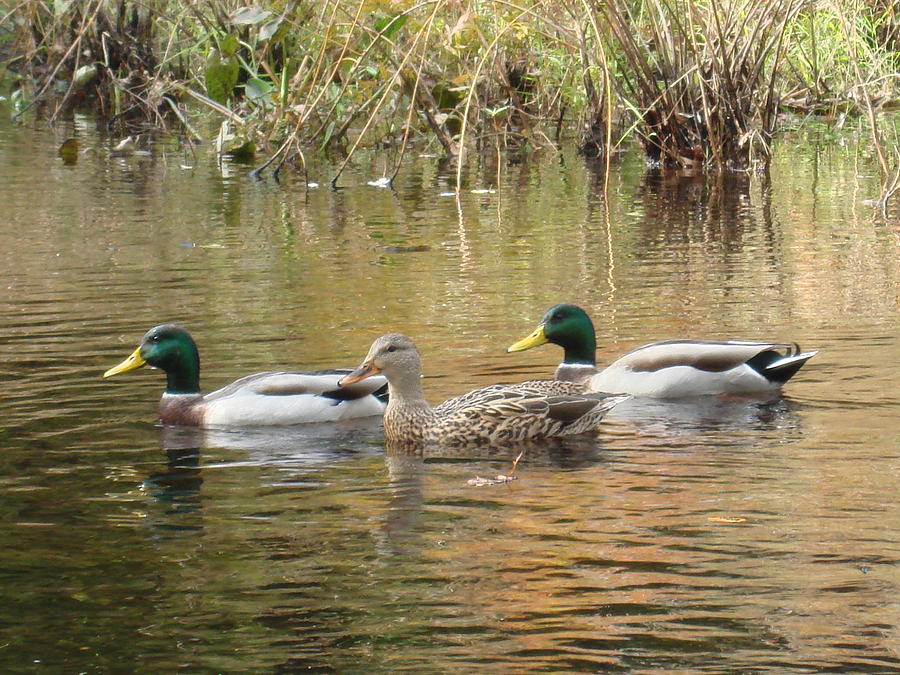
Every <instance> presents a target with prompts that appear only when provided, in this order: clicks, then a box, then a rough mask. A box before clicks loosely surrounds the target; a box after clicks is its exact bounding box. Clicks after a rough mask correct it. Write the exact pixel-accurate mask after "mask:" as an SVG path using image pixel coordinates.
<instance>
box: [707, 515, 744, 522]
mask: <svg viewBox="0 0 900 675" xmlns="http://www.w3.org/2000/svg"><path fill="white" fill-rule="evenodd" d="M707 520H708V521H709V522H711V523H727V524H734V523H746V522H747V519H746V518H740V517H738V516H734V517H727V518H722V517H717V516H713V517H711V518H707Z"/></svg>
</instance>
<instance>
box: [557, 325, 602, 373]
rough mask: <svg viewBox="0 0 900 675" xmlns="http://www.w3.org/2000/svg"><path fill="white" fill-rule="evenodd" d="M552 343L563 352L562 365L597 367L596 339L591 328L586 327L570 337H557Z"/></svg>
mask: <svg viewBox="0 0 900 675" xmlns="http://www.w3.org/2000/svg"><path fill="white" fill-rule="evenodd" d="M554 342H556V344H558V345H559V346H560V347H562V348H563V350H564V351H565V356H564V357H563V363H570V364H578V365H585V366H596V365H597V357H596V351H597V338H596V337H595V336H594V329H593V326H587V327H585V328H584V329H582V330H579V331H577V332H573V333H571V334H570V335H565V336H561V337H558V338H556V339H554Z"/></svg>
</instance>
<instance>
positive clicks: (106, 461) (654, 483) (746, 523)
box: [0, 118, 900, 673]
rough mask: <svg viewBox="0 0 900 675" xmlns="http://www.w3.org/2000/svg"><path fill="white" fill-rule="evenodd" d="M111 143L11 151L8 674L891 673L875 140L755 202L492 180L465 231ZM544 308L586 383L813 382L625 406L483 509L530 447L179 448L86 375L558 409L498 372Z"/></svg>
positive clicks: (442, 176)
mask: <svg viewBox="0 0 900 675" xmlns="http://www.w3.org/2000/svg"><path fill="white" fill-rule="evenodd" d="M73 135H74V136H76V137H78V138H79V140H80V143H81V149H80V153H79V158H78V161H77V163H75V164H72V165H66V164H64V163H63V162H62V161H61V160H60V158H59V157H58V156H57V147H58V145H59V144H60V143H61V142H62V141H63V140H65V139H66V138H67V137H69V136H73ZM118 140H119V139H117V138H108V137H106V136H104V135H102V134H98V133H97V132H96V131H95V129H94V127H93V125H92V124H91V123H90V122H89V121H88V120H85V119H80V118H79V119H77V120H76V121H75V122H73V123H72V124H70V125H62V126H60V127H57V128H52V129H48V128H46V127H45V126H44V125H42V124H37V125H35V126H33V127H29V126H18V127H14V126H9V125H7V124H4V125H2V126H0V174H2V175H3V177H4V178H3V181H2V183H0V199H2V203H3V204H4V209H3V211H4V213H3V222H2V225H0V271H2V281H3V283H2V286H0V308H2V309H0V317H2V319H0V374H2V375H0V376H2V382H3V395H2V398H0V401H2V403H0V405H2V411H3V413H2V430H0V435H2V439H3V451H2V454H0V513H2V519H3V527H2V531H0V588H2V594H3V598H2V604H0V669H2V670H3V671H4V672H18V671H29V672H30V671H41V670H47V671H50V672H72V673H75V672H126V671H130V670H133V669H135V667H136V664H137V665H139V669H140V670H142V671H144V672H176V671H185V672H242V671H246V672H293V671H300V670H313V671H320V672H321V671H354V670H362V669H367V670H371V671H376V672H396V671H416V672H529V671H531V672H546V671H564V670H570V671H588V672H617V671H621V672H634V673H661V672H667V673H668V672H702V671H706V672H763V671H771V672H778V673H785V672H794V673H813V672H873V673H875V672H877V673H884V672H897V671H900V588H898V585H900V507H898V500H897V489H898V481H900V423H898V413H900V391H898V381H900V336H898V318H900V310H898V305H900V266H898V264H897V262H898V259H900V212H898V210H897V207H896V205H895V206H893V207H892V208H893V210H892V211H890V212H889V213H888V214H886V215H884V214H881V213H879V211H878V210H877V209H876V208H874V207H873V206H872V204H871V201H870V200H872V199H875V198H877V197H878V178H877V170H876V165H875V163H874V161H873V157H872V152H871V150H870V148H869V147H868V145H867V143H866V142H865V140H862V141H860V142H859V143H856V142H853V139H850V141H849V142H846V143H836V142H834V141H831V142H827V143H826V142H822V141H820V140H818V139H817V138H815V137H788V138H785V139H782V140H781V141H780V142H779V145H778V147H777V154H776V157H775V160H774V162H773V165H772V168H771V173H770V175H769V176H761V175H754V176H749V177H747V176H743V177H734V176H731V177H727V178H708V179H704V178H703V177H701V176H693V177H691V176H683V175H681V176H676V175H671V176H670V175H659V174H653V173H647V171H646V170H645V167H644V165H643V163H642V161H641V158H640V156H638V155H636V154H626V155H624V156H622V157H621V158H618V159H617V161H616V163H615V164H614V166H613V167H612V170H611V172H610V174H609V177H608V187H607V190H606V193H605V194H604V183H605V179H604V176H603V173H602V171H601V170H599V169H597V168H596V167H591V166H587V165H585V163H584V162H583V161H581V160H580V159H579V158H578V157H577V156H576V155H574V154H567V153H563V154H555V153H550V152H547V153H543V154H538V155H535V156H532V157H527V158H509V159H508V160H504V161H503V162H502V163H501V164H499V165H498V164H497V163H496V162H492V161H491V160H486V161H485V163H484V165H483V166H479V167H478V168H474V167H473V168H471V169H467V170H466V171H465V172H464V174H463V187H464V190H463V192H462V195H461V199H460V200H459V201H457V200H456V199H455V198H454V197H452V196H447V195H446V193H447V192H448V191H451V190H452V187H453V185H454V181H455V175H454V169H453V167H448V166H445V165H443V164H441V163H440V162H439V161H438V160H437V159H435V158H433V157H428V156H419V157H415V158H411V159H410V160H409V161H408V162H407V163H406V164H405V165H404V170H403V171H402V172H401V174H400V176H399V178H398V181H397V185H396V190H395V191H391V190H386V189H379V188H376V187H372V186H369V185H366V181H368V180H372V179H374V178H378V177H380V176H381V175H383V173H384V172H385V171H390V167H391V166H392V162H393V161H394V158H393V157H390V156H387V157H381V156H377V155H376V156H371V157H368V158H366V159H365V160H362V159H361V160H358V161H356V162H354V164H353V165H352V166H351V168H350V170H349V171H348V172H347V173H346V174H345V175H344V176H343V177H342V179H341V181H340V184H341V186H342V189H340V190H337V191H333V190H331V189H329V188H327V187H313V188H307V187H306V186H305V182H304V180H303V179H302V178H301V177H300V176H299V175H298V174H296V173H293V174H291V173H287V174H285V175H284V176H282V181H281V182H280V183H279V182H276V181H274V180H272V179H271V178H267V179H265V180H262V181H259V182H257V181H254V180H253V179H251V177H250V176H249V172H250V169H251V168H252V167H247V166H241V165H235V164H229V163H225V164H222V163H218V162H217V161H216V159H215V157H214V155H213V154H212V152H211V150H210V149H209V148H198V149H196V150H195V151H192V150H191V149H190V148H187V147H184V146H182V145H180V144H179V143H178V142H177V140H175V139H160V140H156V141H152V142H150V141H147V140H142V141H141V142H140V147H141V148H142V150H144V151H146V152H143V151H142V152H140V153H137V154H133V155H129V156H112V155H111V153H110V149H111V148H112V147H113V146H114V145H115V144H116V142H117V141H118ZM333 170H334V167H331V166H328V165H317V166H315V167H314V168H313V170H312V172H311V175H310V180H314V181H317V182H318V183H320V184H321V185H322V186H325V185H327V183H328V180H329V179H330V178H331V175H332V174H331V172H332V171H333ZM557 302H575V303H577V304H580V305H582V306H584V307H585V308H587V309H588V311H589V312H590V314H591V315H592V317H593V318H594V320H595V323H596V325H597V328H598V337H599V349H598V361H599V362H601V363H606V362H609V361H611V360H612V359H613V358H614V357H616V356H617V355H619V354H621V353H624V352H625V351H627V350H628V349H630V348H632V347H635V346H638V345H640V344H643V343H646V342H650V341H655V340H661V339H668V338H677V337H693V338H711V339H712V338H729V337H738V338H745V339H760V340H777V341H797V342H799V343H800V344H801V346H802V347H804V348H806V349H818V350H820V353H819V354H818V355H817V356H816V357H815V358H814V359H813V360H812V361H810V362H809V363H808V364H807V366H806V367H805V368H804V369H803V370H801V372H800V373H799V374H798V375H797V376H796V378H795V379H794V380H792V381H791V382H790V383H789V384H788V386H787V387H786V388H785V391H784V395H783V396H781V397H775V398H773V399H769V400H722V399H710V400H702V401H695V402H678V403H648V402H642V401H630V402H628V403H625V404H622V405H621V406H619V407H618V408H617V409H616V410H614V411H613V412H612V413H610V415H609V417H608V422H607V423H606V424H604V428H603V430H602V431H601V432H600V433H599V434H598V435H597V436H596V437H587V438H576V439H567V440H565V441H557V442H548V443H545V444H536V445H534V446H532V447H529V448H528V449H527V451H526V452H525V454H524V456H523V457H522V459H521V460H520V461H519V463H518V466H517V469H516V476H517V480H515V481H513V482H510V483H507V484H502V485H494V486H489V487H488V486H485V487H473V486H472V485H470V484H469V479H471V478H473V477H475V476H495V475H497V474H501V473H508V472H509V471H510V468H511V462H512V460H513V458H514V455H515V454H516V453H517V451H514V450H512V449H509V448H501V449H494V450H487V449H483V450H478V449H472V450H468V451H456V452H449V451H443V450H441V449H435V450H433V451H430V452H428V453H427V454H425V455H424V456H422V455H418V456H416V455H403V454H394V453H392V452H386V451H385V448H384V442H383V437H382V433H381V430H380V423H379V421H378V420H377V419H376V420H371V419H369V420H362V421H355V422H348V423H343V424H340V425H336V426H324V427H323V426H319V425H308V426H305V427H297V428H292V429H280V430H270V431H260V430H254V431H247V432H200V431H196V430H189V429H163V428H160V427H158V426H156V424H155V418H154V413H155V406H156V401H157V399H158V397H159V395H160V393H161V391H162V387H163V379H162V377H161V375H160V373H158V372H155V371H150V370H141V371H137V372H135V373H129V374H126V375H122V376H119V377H117V378H114V379H112V380H103V379H102V378H101V374H102V373H103V371H104V370H105V369H106V368H108V367H110V366H111V365H114V364H115V363H118V362H119V361H120V360H121V359H122V358H124V357H125V356H126V355H127V354H128V353H130V352H131V351H132V350H133V349H134V347H135V346H136V345H137V343H138V341H139V339H140V337H141V335H142V334H143V333H144V332H145V331H146V330H147V329H148V328H149V327H151V326H153V325H155V324H158V323H163V322H167V321H176V322H179V323H182V324H184V325H186V326H187V327H188V328H189V329H190V330H191V331H192V333H193V335H194V336H195V338H196V339H197V341H198V343H199V346H200V350H201V354H202V357H203V365H204V370H203V377H202V382H203V385H204V388H205V389H207V390H211V389H213V388H215V387H217V386H219V385H222V384H224V383H226V382H229V381H231V380H232V379H234V378H236V377H238V376H240V375H244V374H247V373H251V372H255V371H257V370H266V369H271V368H294V369H309V370H314V369H319V368H323V367H329V366H355V365H357V364H358V363H359V361H360V360H361V358H362V357H363V355H364V354H365V352H366V350H367V349H368V345H369V343H370V342H371V340H372V339H373V338H374V337H376V336H377V335H379V334H381V333H384V332H387V331H389V330H400V331H403V332H406V333H408V334H410V335H411V336H413V337H414V339H416V341H417V343H418V345H419V347H420V350H421V351H422V354H423V359H424V362H425V368H426V380H425V387H426V390H427V392H428V396H429V398H430V399H431V400H432V402H437V401H440V400H442V399H443V398H446V397H449V396H452V395H455V394H458V393H462V392H464V391H467V390H468V389H470V388H472V387H474V386H479V385H484V384H489V383H492V382H512V381H518V380H522V379H528V378H534V377H550V376H551V375H552V372H553V368H554V367H555V365H556V363H557V362H558V361H559V360H560V356H561V354H560V352H559V350H558V349H557V348H555V347H552V346H545V347H542V348H539V349H534V350H531V351H528V352H524V353H521V354H506V353H505V348H506V346H507V345H509V344H510V343H512V342H513V341H514V340H516V339H518V338H520V337H522V336H524V335H525V334H526V333H528V332H530V331H531V330H532V329H533V328H534V326H535V325H536V323H537V321H538V319H539V318H540V316H541V314H542V313H543V312H544V310H545V309H546V308H547V307H549V306H550V305H552V304H555V303H557Z"/></svg>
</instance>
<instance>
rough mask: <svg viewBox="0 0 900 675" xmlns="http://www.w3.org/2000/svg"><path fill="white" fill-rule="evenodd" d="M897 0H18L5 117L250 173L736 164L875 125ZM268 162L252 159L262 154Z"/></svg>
mask: <svg viewBox="0 0 900 675" xmlns="http://www.w3.org/2000/svg"><path fill="white" fill-rule="evenodd" d="M898 14H900V9H898V2H897V0H865V2H860V1H857V0H819V1H804V2H799V1H795V0H725V1H724V2H713V1H710V2H706V1H698V2H691V1H687V0H635V1H628V0H607V1H605V2H603V1H600V0H564V1H562V2H559V1H555V0H554V1H551V0H537V1H534V2H525V3H521V2H515V1H501V0H484V1H481V2H476V1H474V0H472V1H466V0H454V1H450V0H424V1H421V2H412V1H409V0H399V1H393V2H392V1H389V0H355V1H353V2H340V1H338V0H326V1H323V2H312V1H299V2H265V3H261V4H260V5H256V6H249V5H246V4H243V3H241V2H235V1H233V0H208V1H207V2H203V3H199V2H198V3H179V2H174V1H171V0H149V1H146V2H130V1H128V0H121V1H119V2H113V1H111V0H85V1H84V2H66V1H64V0H52V1H47V0H42V1H39V0H22V1H21V2H19V3H18V4H15V5H13V6H12V8H11V9H7V10H6V14H5V15H3V17H2V23H0V25H2V29H0V40H2V50H3V54H4V61H3V65H2V68H3V70H4V72H5V73H6V74H7V75H11V76H12V77H14V78H15V79H16V91H15V93H14V94H13V96H14V98H15V100H14V103H15V105H16V109H17V112H18V113H19V114H22V115H25V114H30V111H40V112H41V114H42V115H45V116H47V117H48V118H50V119H54V118H56V117H58V116H59V115H60V114H62V113H63V112H64V111H66V110H68V109H70V108H72V107H73V106H78V105H90V106H91V107H92V108H94V109H95V110H97V111H99V113H100V114H101V115H103V116H105V117H106V118H108V119H109V120H110V124H111V125H114V126H115V125H118V126H122V127H127V128H132V127H135V126H141V125H146V124H148V123H149V124H151V125H179V126H183V127H184V128H185V129H187V132H188V133H193V132H192V130H191V114H192V113H193V114H196V113H195V111H196V110H197V108H196V105H193V106H192V105H188V104H189V103H191V102H192V103H194V104H199V105H200V106H203V107H206V108H208V109H209V110H212V111H215V113H216V114H217V115H220V116H221V120H222V129H221V132H220V134H219V138H218V143H219V144H220V146H221V149H222V150H223V151H238V152H244V153H251V152H253V151H256V152H257V153H258V156H259V164H260V169H264V168H269V169H271V170H276V169H278V168H280V167H281V166H283V165H284V163H285V162H290V163H292V164H297V165H302V163H303V156H304V153H305V152H310V150H311V149H317V150H335V151H339V152H342V153H344V155H346V156H350V155H352V153H353V152H354V150H355V149H357V148H358V147H360V146H370V147H371V146H383V147H384V148H385V149H386V150H385V151H386V152H387V153H390V156H391V157H392V159H393V166H395V167H399V166H400V162H401V161H402V157H403V155H404V153H405V152H407V151H408V150H409V148H410V147H412V146H413V144H415V147H416V148H417V151H435V152H441V153H444V154H446V155H450V156H456V157H459V156H460V155H461V154H462V153H463V152H464V151H465V150H466V149H477V150H483V151H492V152H493V151H496V150H506V149H509V148H511V147H512V148H525V149H527V148H531V147H540V146H547V145H555V144H557V143H559V142H561V141H562V140H563V139H565V138H572V139H573V140H574V141H575V142H577V143H578V144H579V146H580V147H581V149H582V150H583V152H584V153H585V154H587V155H596V156H606V157H609V156H610V154H611V153H612V152H613V151H614V150H615V148H616V147H617V146H618V145H620V144H621V143H623V142H626V141H627V140H628V139H631V138H633V137H636V138H637V139H639V140H640V142H641V144H642V145H643V147H644V150H645V152H646V154H647V157H648V159H649V160H651V161H653V162H658V163H661V164H664V165H671V166H677V167H718V168H720V169H721V168H737V169H743V168H747V167H749V166H751V165H753V164H754V163H755V161H756V160H765V158H766V157H767V156H768V147H769V142H770V140H771V137H772V134H773V133H774V132H775V131H776V130H777V128H778V125H779V119H780V116H781V115H783V114H785V113H791V114H795V115H806V114H810V113H814V114H817V115H828V116H839V115H846V114H849V115H861V116H864V118H865V119H866V120H867V121H868V123H869V124H870V125H871V128H872V131H873V139H874V140H875V146H876V148H877V151H878V152H879V153H880V154H881V155H882V156H883V165H884V166H885V168H886V169H890V167H891V166H893V164H892V162H895V159H892V158H891V150H889V149H886V148H888V147H889V146H888V144H887V142H886V140H885V139H883V138H881V136H880V132H879V128H878V120H879V113H880V112H881V111H882V110H884V109H885V108H888V107H891V106H896V105H897V104H898V101H900V76H898V72H900V56H898V54H900V17H898ZM264 159H265V160H266V161H263V160H264Z"/></svg>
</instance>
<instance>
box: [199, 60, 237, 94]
mask: <svg viewBox="0 0 900 675" xmlns="http://www.w3.org/2000/svg"><path fill="white" fill-rule="evenodd" d="M204 77H205V80H206V95H207V96H209V97H210V98H211V99H212V100H213V101H217V102H219V103H223V104H224V103H226V102H227V101H228V98H229V97H230V96H231V92H232V91H233V90H234V87H235V85H236V84H237V81H238V60H237V57H236V56H235V55H234V54H231V55H229V56H226V57H223V56H222V55H221V54H220V53H219V50H218V49H212V50H210V52H209V56H208V57H207V59H206V72H205V73H204Z"/></svg>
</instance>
